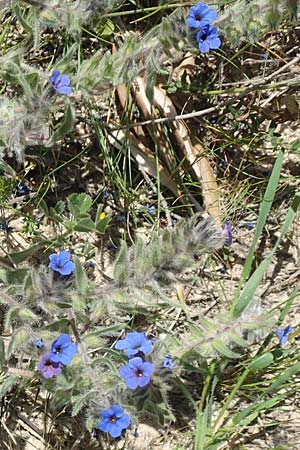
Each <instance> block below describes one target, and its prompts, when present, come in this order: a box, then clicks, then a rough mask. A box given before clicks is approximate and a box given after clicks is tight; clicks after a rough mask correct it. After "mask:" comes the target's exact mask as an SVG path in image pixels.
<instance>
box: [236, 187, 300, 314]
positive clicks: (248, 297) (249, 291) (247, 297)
mask: <svg viewBox="0 0 300 450" xmlns="http://www.w3.org/2000/svg"><path fill="white" fill-rule="evenodd" d="M299 204H300V193H299V192H298V193H296V195H295V197H294V200H293V203H292V205H291V207H290V208H289V210H288V213H287V216H286V218H285V221H284V224H283V226H282V227H281V230H280V235H279V237H278V239H277V241H276V244H275V246H274V248H273V249H272V251H271V252H270V253H269V254H268V255H267V256H266V257H265V259H264V260H263V261H262V262H261V263H260V265H259V266H258V267H257V269H256V270H255V271H254V272H253V274H252V275H251V277H250V278H249V280H248V281H247V283H246V286H245V287H244V289H243V291H242V292H241V294H240V296H239V298H238V300H237V302H236V303H235V304H234V307H233V317H237V316H239V315H240V314H241V312H242V311H243V310H244V309H245V308H246V307H247V306H248V305H249V303H250V302H251V301H252V299H253V296H254V294H255V292H256V289H257V288H258V286H259V285H260V283H261V281H262V279H263V276H264V274H265V271H266V269H267V268H268V266H269V264H270V262H271V260H272V258H273V256H274V254H275V252H276V250H277V247H278V245H279V243H280V242H281V239H282V238H283V236H284V235H285V233H286V232H287V230H288V229H289V227H290V226H291V224H292V223H293V221H294V219H295V217H296V213H297V210H298V208H299Z"/></svg>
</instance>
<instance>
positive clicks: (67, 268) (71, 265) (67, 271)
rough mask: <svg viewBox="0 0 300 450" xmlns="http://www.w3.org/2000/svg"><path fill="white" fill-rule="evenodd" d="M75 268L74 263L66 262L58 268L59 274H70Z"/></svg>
mask: <svg viewBox="0 0 300 450" xmlns="http://www.w3.org/2000/svg"><path fill="white" fill-rule="evenodd" d="M74 270H75V264H74V263H73V261H68V262H66V263H65V264H64V265H63V266H62V268H61V269H59V273H60V274H61V275H71V273H73V272H74Z"/></svg>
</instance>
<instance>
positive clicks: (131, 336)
mask: <svg viewBox="0 0 300 450" xmlns="http://www.w3.org/2000/svg"><path fill="white" fill-rule="evenodd" d="M115 348H116V349H117V350H125V353H126V355H127V356H128V357H129V358H130V357H132V356H134V355H136V354H138V353H140V352H142V353H144V355H147V353H150V352H151V350H152V343H151V342H150V341H148V339H147V337H146V333H144V332H141V333H139V332H138V331H133V332H132V333H127V335H126V337H125V339H121V340H119V341H118V342H117V343H116V345H115Z"/></svg>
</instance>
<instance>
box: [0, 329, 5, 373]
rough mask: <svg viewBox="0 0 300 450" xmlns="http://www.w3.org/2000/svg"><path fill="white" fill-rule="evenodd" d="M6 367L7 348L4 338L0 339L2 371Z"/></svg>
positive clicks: (0, 368)
mask: <svg viewBox="0 0 300 450" xmlns="http://www.w3.org/2000/svg"><path fill="white" fill-rule="evenodd" d="M4 366H5V347H4V341H3V339H2V337H0V370H3V367H4Z"/></svg>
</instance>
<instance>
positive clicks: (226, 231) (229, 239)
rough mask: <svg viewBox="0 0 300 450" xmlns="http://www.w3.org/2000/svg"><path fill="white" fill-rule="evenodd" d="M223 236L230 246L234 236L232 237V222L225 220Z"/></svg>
mask: <svg viewBox="0 0 300 450" xmlns="http://www.w3.org/2000/svg"><path fill="white" fill-rule="evenodd" d="M222 233H223V236H224V238H225V244H226V245H228V247H229V246H230V245H231V244H232V241H233V238H232V227H231V223H230V222H228V221H227V222H225V223H224V225H223V230H222Z"/></svg>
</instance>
